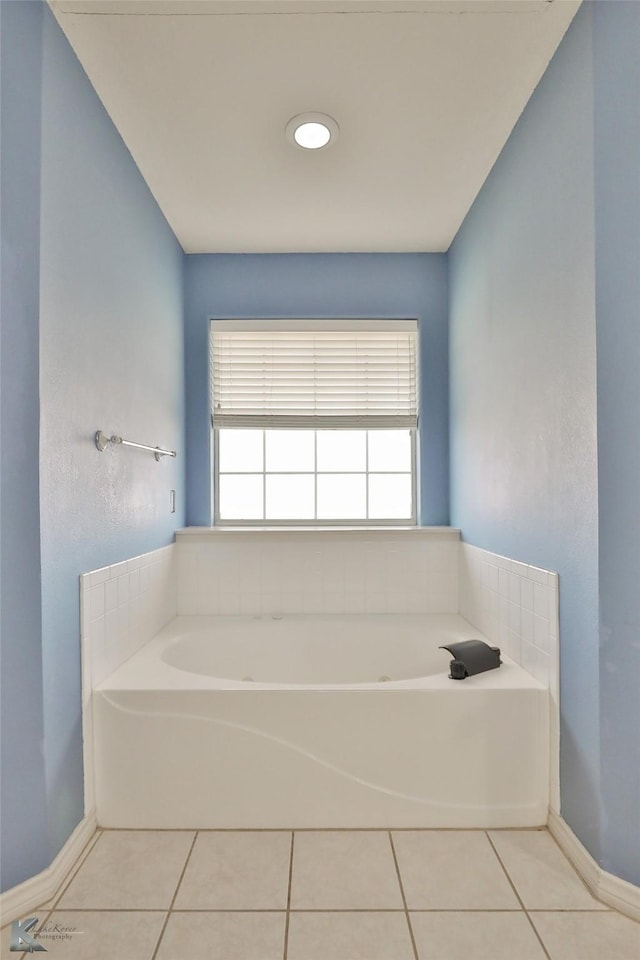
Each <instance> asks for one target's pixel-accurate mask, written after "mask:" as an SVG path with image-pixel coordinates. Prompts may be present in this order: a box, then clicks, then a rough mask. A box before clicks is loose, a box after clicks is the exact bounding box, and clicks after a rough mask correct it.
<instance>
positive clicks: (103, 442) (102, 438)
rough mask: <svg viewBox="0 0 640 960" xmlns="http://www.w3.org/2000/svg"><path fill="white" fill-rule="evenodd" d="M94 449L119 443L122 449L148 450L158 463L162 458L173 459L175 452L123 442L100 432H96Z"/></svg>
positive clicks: (144, 444)
mask: <svg viewBox="0 0 640 960" xmlns="http://www.w3.org/2000/svg"><path fill="white" fill-rule="evenodd" d="M95 441H96V447H97V448H98V450H100V451H102V450H105V449H106V446H107V444H108V443H120V444H122V446H123V447H137V448H138V449H139V450H150V451H151V453H153V455H154V456H155V458H156V460H158V461H160V459H161V458H162V457H175V456H176V452H175V450H163V449H162V448H161V447H150V446H149V444H147V443H134V442H133V440H123V439H122V437H116V436H115V435H114V436H112V437H108V436H107V435H106V433H103V432H102V430H98V431H97V433H96V435H95Z"/></svg>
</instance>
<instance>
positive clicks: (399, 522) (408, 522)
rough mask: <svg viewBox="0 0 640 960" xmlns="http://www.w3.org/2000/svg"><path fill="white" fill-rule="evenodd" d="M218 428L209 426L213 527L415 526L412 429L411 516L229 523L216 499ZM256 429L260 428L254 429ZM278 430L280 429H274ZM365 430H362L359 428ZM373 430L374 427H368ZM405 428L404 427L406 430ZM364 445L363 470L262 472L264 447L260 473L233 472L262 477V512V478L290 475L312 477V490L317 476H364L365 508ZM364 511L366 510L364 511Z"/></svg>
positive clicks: (413, 433)
mask: <svg viewBox="0 0 640 960" xmlns="http://www.w3.org/2000/svg"><path fill="white" fill-rule="evenodd" d="M220 429H224V428H220V427H215V426H214V427H212V431H213V465H214V467H213V505H214V514H213V516H214V521H213V522H214V525H215V526H217V527H218V526H220V527H248V526H249V527H415V526H416V525H417V523H418V509H417V492H418V484H417V476H416V464H417V458H416V447H417V439H416V430H415V429H410V430H409V433H410V437H411V516H410V517H400V518H397V517H396V518H394V517H390V518H382V519H377V518H376V519H368V518H366V517H365V518H361V519H358V518H338V519H326V520H325V519H317V518H316V519H304V518H301V519H291V520H286V519H284V520H279V519H266V518H262V519H260V518H258V519H245V520H242V519H238V520H229V519H223V518H221V517H220V496H219V486H220V471H219V469H218V464H219V462H220V455H219V448H220V438H219V431H220ZM258 429H260V428H258ZM262 429H263V444H264V431H265V430H268V429H269V427H264V428H262ZM278 429H280V428H278ZM328 429H330V428H328V427H317V428H316V430H315V432H316V438H317V434H318V433H319V432H321V431H324V430H328ZM361 429H363V430H366V428H364V427H363V428H361ZM369 429H371V430H373V429H374V428H369ZM407 429H408V428H407ZM315 447H316V463H315V466H316V468H317V440H316V444H315ZM368 449H369V448H368V444H367V463H366V468H365V470H364V471H363V470H320V471H318V470H317V469H315V470H266V469H265V467H266V458H265V456H264V446H263V460H262V463H263V469H262V470H246V471H243V470H234V471H232V472H233V473H234V474H243V475H244V476H250V477H260V476H261V477H262V478H263V488H262V489H263V512H266V511H265V509H264V506H265V504H264V497H265V488H266V477H268V476H284V477H294V476H305V477H308V476H312V477H314V481H315V488H316V490H317V478H318V476H325V475H328V476H343V475H344V476H353V475H354V474H358V475H363V476H364V477H365V484H366V491H367V492H366V497H367V508H368V500H369V484H368V478H369V469H368V467H369V462H368V460H369V458H368ZM371 473H375V474H376V475H377V474H382V475H385V474H390V475H391V476H394V475H402V476H404V475H405V474H406V473H407V471H405V470H372V471H371ZM316 509H317V497H316ZM367 512H368V509H367Z"/></svg>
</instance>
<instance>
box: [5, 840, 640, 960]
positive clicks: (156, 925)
mask: <svg viewBox="0 0 640 960" xmlns="http://www.w3.org/2000/svg"><path fill="white" fill-rule="evenodd" d="M33 915H34V916H37V917H38V925H37V926H38V929H41V930H42V932H43V934H44V933H47V934H48V936H47V937H46V938H45V936H44V935H43V936H42V940H41V942H42V944H43V945H44V946H46V949H47V951H48V957H50V958H51V960H545V958H546V960H640V924H637V923H634V921H632V920H630V919H628V918H627V917H624V916H622V915H620V914H618V913H616V912H615V911H613V910H609V909H608V908H607V907H606V906H605V905H604V904H602V903H600V902H599V901H597V900H595V899H594V898H593V897H592V896H591V894H590V893H589V891H588V890H587V888H586V886H585V885H584V884H583V882H582V881H581V880H580V878H579V877H578V876H577V874H576V873H575V872H574V870H573V868H572V867H571V865H570V864H569V862H568V861H567V860H566V859H565V857H564V856H563V854H562V853H561V852H560V849H559V848H558V847H557V845H556V843H555V841H554V840H553V839H552V837H551V836H550V834H549V833H548V832H547V831H546V830H489V831H484V830H392V831H390V832H389V831H383V830H327V831H321V830H309V831H306V830H296V831H295V832H293V833H292V832H291V831H287V830H274V831H270V830H265V831H210V830H207V831H204V830H203V831H177V830H175V831H174V830H104V831H99V832H98V834H97V835H96V837H95V838H94V841H93V842H92V844H91V845H90V847H89V849H88V851H87V852H85V854H84V856H83V858H81V860H80V863H79V865H78V866H77V867H76V869H75V871H74V872H73V873H72V875H71V878H70V880H69V881H68V882H67V884H66V885H65V886H64V887H63V888H62V890H61V892H60V893H59V894H58V896H57V897H56V898H54V900H52V901H50V902H49V903H48V904H46V905H45V906H43V907H42V908H41V909H40V910H37V911H33ZM9 939H10V927H8V926H7V927H6V928H4V929H3V931H2V956H3V957H7V958H18V957H27V956H32V955H33V954H27V953H25V954H19V953H18V952H15V951H14V952H10V951H9Z"/></svg>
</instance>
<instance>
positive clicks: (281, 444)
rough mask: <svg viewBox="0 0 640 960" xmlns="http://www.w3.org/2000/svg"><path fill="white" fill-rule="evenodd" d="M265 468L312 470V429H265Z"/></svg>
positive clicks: (313, 463)
mask: <svg viewBox="0 0 640 960" xmlns="http://www.w3.org/2000/svg"><path fill="white" fill-rule="evenodd" d="M265 434H266V441H267V470H268V471H272V470H283V471H286V470H314V469H315V445H314V431H313V430H265Z"/></svg>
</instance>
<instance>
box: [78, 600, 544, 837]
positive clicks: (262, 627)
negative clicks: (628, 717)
mask: <svg viewBox="0 0 640 960" xmlns="http://www.w3.org/2000/svg"><path fill="white" fill-rule="evenodd" d="M470 637H479V638H480V639H484V638H483V637H482V635H481V634H479V633H478V631H477V630H475V629H474V628H472V627H471V626H470V625H469V624H468V623H467V621H465V620H464V619H462V618H461V617H458V616H454V615H419V614H418V615H389V616H381V615H373V616H345V615H336V616H321V615H315V614H314V615H313V616H286V617H284V618H280V619H275V618H270V617H264V618H262V617H256V618H253V617H222V616H219V617H204V616H202V617H178V618H177V619H176V620H174V621H173V622H172V623H171V624H169V626H167V627H166V628H165V629H164V630H162V631H161V632H160V633H159V634H158V635H157V636H156V637H155V638H154V639H153V640H152V641H150V642H149V643H148V644H147V645H146V646H145V647H144V648H143V649H141V650H140V651H139V652H138V653H137V654H135V655H134V656H133V657H131V659H129V660H128V661H127V662H126V663H124V664H123V665H122V666H121V667H119V668H118V669H117V670H116V671H115V672H114V673H112V674H111V676H109V677H108V678H107V679H106V680H104V681H103V682H102V683H101V684H100V685H99V686H98V687H97V688H96V689H95V690H94V693H93V711H94V717H93V728H94V730H93V734H94V762H95V779H96V806H97V817H98V823H99V824H100V825H101V826H104V827H158V828H162V827H165V828H180V827H184V828H196V827H201V828H223V827H254V828H258V827H262V828H270V827H271V828H280V827H284V828H287V827H288V828H293V827H297V828H302V827H389V826H395V827H405V826H406V827H409V826H413V827H485V826H486V827H498V826H511V827H513V826H536V825H540V824H544V823H545V822H546V818H547V810H548V766H549V759H548V750H549V746H548V743H549V736H548V709H549V708H548V691H547V690H546V689H545V688H544V687H543V686H542V684H540V683H539V682H538V681H537V680H535V679H534V678H533V677H532V676H531V675H530V674H529V673H527V672H526V671H524V670H523V669H522V668H521V667H519V666H517V665H516V664H514V663H512V662H510V661H509V660H508V659H506V658H505V662H504V664H503V666H502V667H500V668H499V669H498V670H492V671H489V672H487V673H484V674H480V675H478V676H476V677H470V678H468V679H466V680H463V681H453V680H450V679H449V678H448V676H447V673H448V664H449V659H450V657H449V654H448V653H447V652H446V651H444V650H439V649H438V646H439V645H440V644H443V643H447V642H452V641H456V640H464V639H469V638H470ZM248 678H251V679H248Z"/></svg>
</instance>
